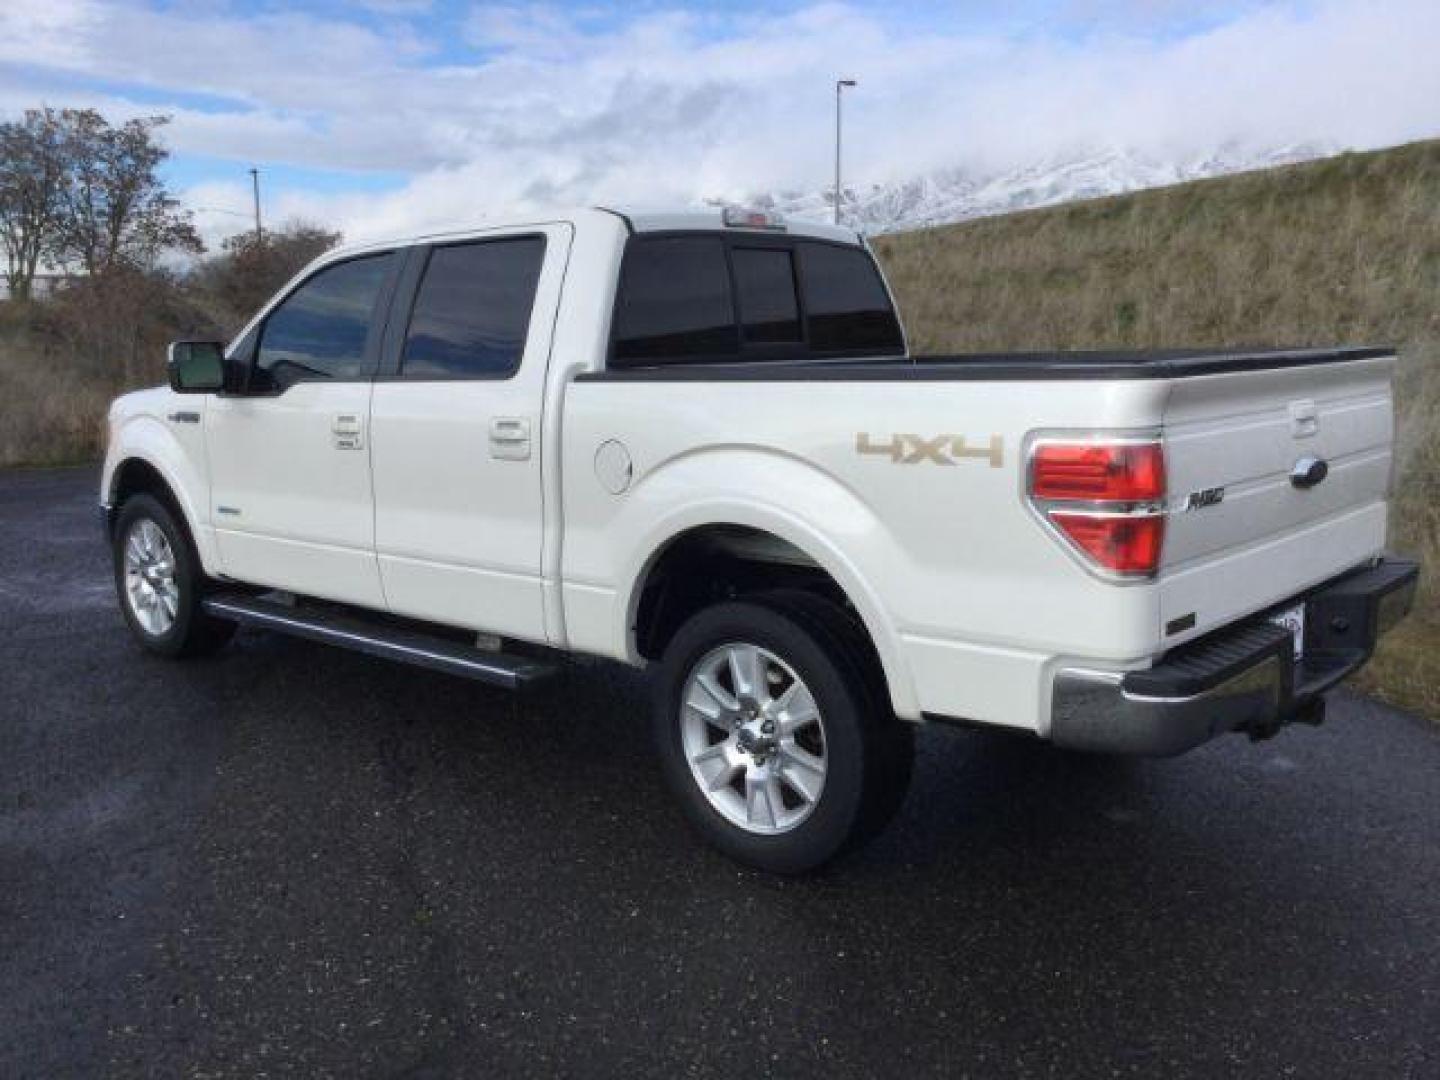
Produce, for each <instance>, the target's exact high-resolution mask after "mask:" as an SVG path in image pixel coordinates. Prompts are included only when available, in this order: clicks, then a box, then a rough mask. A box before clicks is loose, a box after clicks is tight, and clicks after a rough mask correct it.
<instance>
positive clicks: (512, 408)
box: [371, 225, 571, 641]
mask: <svg viewBox="0 0 1440 1080" xmlns="http://www.w3.org/2000/svg"><path fill="white" fill-rule="evenodd" d="M570 236H571V228H570V226H568V225H547V226H543V227H536V228H523V229H514V230H497V231H495V232H492V233H486V234H484V235H482V236H479V237H476V238H474V239H468V240H464V241H459V242H455V243H445V244H436V245H433V246H431V247H427V248H421V249H417V250H416V251H415V252H414V253H413V254H412V257H411V262H410V264H409V265H408V266H407V268H406V272H405V275H404V279H403V281H402V285H401V293H400V296H399V297H398V298H397V304H396V309H395V310H396V318H395V320H394V322H393V323H392V328H391V333H389V334H388V335H387V340H386V347H385V365H384V370H383V371H382V373H381V375H380V376H378V378H377V381H376V384H375V393H374V399H373V402H372V405H371V437H372V440H373V443H372V448H371V454H372V458H373V462H374V484H375V540H376V550H377V553H378V556H379V566H380V574H381V578H382V581H383V583H384V589H385V596H386V599H387V601H388V603H389V607H390V609H391V610H392V611H395V612H397V613H399V614H404V615H409V616H413V617H416V618H422V619H429V620H433V621H436V622H441V623H446V624H449V625H455V626H465V627H470V628H473V629H476V630H485V631H487V632H491V633H497V634H503V635H505V636H509V637H516V638H522V639H525V640H530V641H544V640H545V624H544V606H543V598H542V577H541V544H542V540H543V537H544V528H545V522H544V504H543V500H542V493H541V473H542V470H543V469H544V468H545V467H546V462H545V461H544V460H543V458H542V446H543V443H542V440H541V437H540V435H541V432H540V426H541V422H542V415H541V406H542V401H543V398H544V388H545V374H546V368H547V365H548V362H549V358H550V342H551V335H552V331H553V327H554V322H555V313H556V308H557V305H558V303H559V298H560V286H561V281H562V279H563V276H564V268H565V261H566V258H567V256H568V253H569V247H570Z"/></svg>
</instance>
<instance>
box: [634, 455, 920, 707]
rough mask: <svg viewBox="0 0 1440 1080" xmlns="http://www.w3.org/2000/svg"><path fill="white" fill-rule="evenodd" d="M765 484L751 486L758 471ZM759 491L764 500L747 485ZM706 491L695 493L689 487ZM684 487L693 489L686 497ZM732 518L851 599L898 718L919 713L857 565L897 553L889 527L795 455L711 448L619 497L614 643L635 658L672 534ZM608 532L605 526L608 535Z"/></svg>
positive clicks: (896, 646)
mask: <svg viewBox="0 0 1440 1080" xmlns="http://www.w3.org/2000/svg"><path fill="white" fill-rule="evenodd" d="M762 477H763V480H764V483H763V485H762V484H759V483H756V482H754V481H757V480H758V479H759V478H762ZM762 490H763V491H764V492H765V495H764V496H763V497H757V496H756V495H755V494H754V492H756V491H762ZM696 491H708V492H712V493H713V494H711V495H709V496H707V497H705V498H703V499H698V500H697V499H695V498H694V496H693V492H696ZM684 493H691V494H688V496H687V495H685V494H684ZM716 525H739V526H744V527H746V528H751V529H758V530H761V531H763V532H767V533H770V534H772V535H774V536H777V537H779V538H780V539H781V540H784V541H786V542H787V543H790V544H792V545H793V546H794V547H796V548H797V549H798V550H800V551H801V552H803V553H804V554H805V555H806V556H807V557H808V558H809V559H810V560H812V561H813V562H814V563H815V564H816V565H817V566H818V567H820V568H821V569H822V570H824V571H825V572H826V573H827V574H829V575H830V577H831V578H833V579H834V581H835V582H836V584H838V585H839V586H840V588H841V589H842V590H843V591H844V593H845V596H846V597H847V598H848V599H849V601H850V602H851V604H853V605H854V607H855V610H856V612H857V613H858V614H859V616H860V619H861V621H862V622H863V623H864V625H865V629H866V631H867V632H868V633H869V635H870V639H871V641H872V642H873V643H874V645H875V651H876V652H877V653H878V654H879V657H880V663H881V665H882V667H883V668H884V671H885V679H886V683H887V685H888V686H889V689H890V698H891V703H892V705H893V707H894V710H895V713H896V715H897V716H900V717H902V718H904V719H907V720H919V719H920V705H919V701H918V698H917V697H916V694H915V689H914V684H913V679H912V678H911V674H910V671H909V668H908V665H907V664H906V663H905V660H904V653H903V652H902V650H901V648H900V641H899V637H898V635H897V634H896V632H895V627H894V625H893V624H892V622H891V620H890V618H889V616H888V615H887V614H886V612H885V609H884V607H883V605H882V604H881V602H880V598H879V596H878V595H877V593H876V591H875V589H874V588H873V586H872V585H871V583H870V580H869V578H868V577H867V575H866V574H865V572H864V570H863V567H864V566H866V565H868V564H869V562H870V560H874V559H884V558H887V557H896V558H898V557H899V552H898V550H897V549H895V547H894V545H893V544H892V543H891V538H890V534H889V532H888V530H887V529H886V528H885V527H884V525H883V523H882V522H881V521H880V520H879V519H878V518H876V516H875V515H874V514H873V513H872V512H871V511H870V509H869V508H868V507H867V506H866V505H865V504H864V503H863V502H862V501H861V500H860V499H859V497H858V496H856V495H855V493H854V492H852V491H850V490H849V489H848V488H847V487H846V486H845V485H843V484H842V483H840V482H839V481H837V480H835V479H834V478H833V477H831V476H829V475H828V474H826V473H824V472H822V471H820V470H819V469H816V468H815V467H814V466H813V465H810V464H809V463H807V462H805V461H802V460H800V459H798V458H793V457H788V456H785V455H782V454H776V453H774V452H773V451H771V452H766V451H762V450H758V449H756V448H751V447H745V448H729V449H726V448H712V449H709V450H706V451H702V452H699V453H694V454H688V455H684V456H682V457H680V458H677V459H675V460H673V461H672V462H670V463H668V464H666V465H664V466H661V467H659V468H656V469H654V470H651V471H650V472H648V473H647V474H646V476H645V477H644V479H643V480H642V481H641V482H640V483H639V484H637V485H636V487H635V488H634V489H633V491H632V492H631V493H630V495H629V496H628V497H627V499H626V509H625V511H624V513H623V514H622V515H621V520H619V521H616V522H615V523H614V524H613V525H612V526H611V528H612V529H617V530H618V532H619V533H620V534H621V535H622V536H626V537H630V539H628V540H621V542H620V544H619V545H617V546H616V547H615V549H614V550H615V551H616V553H617V554H619V553H622V552H623V553H626V561H625V563H624V565H623V567H622V570H621V573H620V575H619V577H618V580H619V581H620V582H621V583H622V584H621V594H622V595H621V601H622V602H620V603H618V604H617V605H616V607H615V613H616V620H617V621H616V624H615V626H614V627H613V630H612V634H613V637H612V640H616V641H623V642H624V643H625V654H626V656H627V657H628V658H629V659H630V660H631V661H632V662H638V661H639V656H640V654H639V649H638V647H637V645H636V642H635V635H634V627H635V624H636V618H637V614H638V609H639V604H640V594H641V592H642V591H643V586H644V583H645V580H646V578H647V576H648V575H649V572H650V570H651V568H652V567H653V566H654V564H655V562H656V560H658V559H659V558H660V557H661V555H662V554H663V553H664V551H665V549H666V548H667V547H668V546H669V545H670V543H671V542H672V541H674V540H675V539H676V538H677V537H679V536H681V535H683V534H684V533H686V532H689V531H691V530H692V529H696V528H701V527H704V526H716ZM614 535H615V534H614V533H612V536H614Z"/></svg>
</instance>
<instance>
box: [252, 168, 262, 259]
mask: <svg viewBox="0 0 1440 1080" xmlns="http://www.w3.org/2000/svg"><path fill="white" fill-rule="evenodd" d="M250 186H251V187H252V188H253V189H254V191H255V242H256V243H257V244H263V243H264V242H265V233H264V231H263V230H262V229H261V228H260V170H259V169H251V170H250Z"/></svg>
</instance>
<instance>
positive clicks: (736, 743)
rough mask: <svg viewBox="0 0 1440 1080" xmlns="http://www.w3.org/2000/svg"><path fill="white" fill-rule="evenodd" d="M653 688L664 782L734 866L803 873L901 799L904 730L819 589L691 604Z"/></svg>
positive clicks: (853, 634) (851, 626)
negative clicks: (701, 606) (695, 608)
mask: <svg viewBox="0 0 1440 1080" xmlns="http://www.w3.org/2000/svg"><path fill="white" fill-rule="evenodd" d="M655 693H656V696H655V707H654V717H653V722H654V735H655V742H656V746H657V749H658V751H659V756H660V763H661V768H662V771H663V773H664V776H665V779H666V782H667V783H668V784H669V786H670V788H671V790H672V791H673V793H674V794H675V797H676V798H677V799H678V800H679V802H680V805H681V807H682V808H683V809H684V811H685V814H686V817H687V818H688V819H689V820H690V822H691V823H692V824H693V825H694V826H695V828H696V829H697V830H698V831H699V832H700V833H701V835H702V836H704V837H705V839H706V840H708V841H709V842H710V843H712V844H713V845H714V846H715V847H717V848H719V849H720V850H721V851H723V852H725V853H726V854H727V855H729V856H731V857H732V858H734V859H737V860H739V861H740V862H744V863H747V864H749V865H751V866H755V867H758V868H760V869H762V870H769V871H773V872H778V873H803V872H805V871H808V870H813V869H815V868H816V867H818V866H821V865H822V864H824V863H826V862H828V861H830V860H831V859H833V858H835V857H836V856H838V855H840V854H842V853H843V852H845V851H847V850H850V849H852V848H854V847H856V846H858V845H859V844H861V843H864V842H865V841H866V840H868V839H870V838H871V837H873V836H874V835H875V834H876V833H878V832H879V831H880V830H881V829H883V828H884V826H885V825H886V824H887V823H888V822H889V820H890V819H891V818H892V817H893V816H894V814H895V811H896V810H897V809H898V808H899V806H900V804H901V802H902V801H903V799H904V796H905V791H906V788H907V786H908V783H909V779H910V769H911V763H912V759H913V754H914V739H913V730H912V729H911V727H910V726H909V725H907V724H905V723H903V722H901V721H899V720H897V719H896V718H895V717H894V715H893V713H892V711H891V709H890V707H889V697H888V694H887V693H886V691H885V684H884V677H883V675H882V673H881V672H880V668H879V664H878V661H877V660H876V659H875V656H874V651H873V650H872V649H871V647H870V644H869V641H868V639H867V638H866V637H865V635H864V632H863V630H861V628H860V627H859V625H858V624H857V623H856V621H855V620H854V619H853V618H852V617H850V616H849V615H848V614H847V613H846V612H845V611H844V610H843V609H842V608H840V607H838V606H837V605H835V604H832V603H830V602H829V601H827V600H825V599H823V598H821V597H818V596H814V595H812V594H809V593H805V592H800V591H792V590H785V591H775V592H771V593H763V594H759V595H757V596H755V597H752V598H749V599H746V600H743V601H736V602H730V603H724V604H719V605H716V606H714V607H711V608H707V609H705V610H703V611H701V612H699V613H698V614H696V615H694V616H693V617H691V618H690V620H689V621H687V622H686V623H685V624H684V625H683V626H681V627H680V629H679V630H678V631H677V632H676V634H675V636H674V638H673V639H672V640H671V642H670V644H669V646H668V647H667V648H666V650H665V655H664V657H663V658H662V660H661V663H660V673H659V679H658V680H657V683H656V688H655Z"/></svg>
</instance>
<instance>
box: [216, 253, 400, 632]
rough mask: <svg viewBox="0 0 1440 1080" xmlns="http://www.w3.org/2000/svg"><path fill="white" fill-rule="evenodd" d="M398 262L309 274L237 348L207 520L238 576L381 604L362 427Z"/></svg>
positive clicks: (370, 258)
mask: <svg viewBox="0 0 1440 1080" xmlns="http://www.w3.org/2000/svg"><path fill="white" fill-rule="evenodd" d="M398 264H399V257H398V256H397V255H396V254H395V253H393V252H381V253H376V254H367V255H363V256H358V257H355V258H351V259H346V260H344V261H341V262H335V263H331V264H328V265H326V266H324V267H321V268H320V269H319V270H317V271H316V272H315V273H313V274H311V275H310V276H309V277H308V278H306V279H305V280H304V281H302V282H301V283H300V284H299V285H298V286H296V287H295V288H294V289H292V290H291V291H290V293H289V294H288V295H287V296H286V297H284V298H283V299H282V300H281V301H280V302H279V303H278V304H276V305H275V306H274V307H273V308H272V309H271V310H270V312H269V313H268V314H267V315H266V316H265V318H264V320H263V321H262V322H261V323H260V325H259V327H258V330H257V332H256V336H255V337H254V338H253V339H251V340H252V341H253V345H247V344H242V346H241V350H242V353H244V354H248V356H247V357H246V358H247V359H248V363H249V378H248V385H247V387H246V388H245V390H244V391H243V392H241V393H238V394H225V395H217V396H216V397H215V398H214V400H213V401H212V402H211V404H210V407H209V408H208V409H207V411H206V417H205V427H206V442H207V444H208V447H209V460H210V484H211V500H212V506H211V513H212V520H213V521H214V523H215V536H216V543H217V546H218V549H219V554H220V560H221V563H222V566H223V569H224V572H225V573H226V574H227V575H229V576H230V577H233V578H236V579H239V580H241V581H247V582H252V583H254V584H259V585H268V586H271V587H274V588H282V589H289V590H292V591H294V592H299V593H304V594H306V595H313V596H320V597H324V598H327V599H331V600H340V601H346V602H349V603H355V604H363V605H365V606H368V607H377V608H379V607H383V606H384V597H383V595H382V593H381V591H380V574H379V570H378V568H377V566H376V562H375V525H374V522H375V519H374V502H373V499H372V498H371V486H370V454H369V449H370V448H369V435H368V430H367V420H368V414H369V410H370V392H371V390H370V388H371V383H370V378H371V374H372V372H373V371H374V370H375V367H376V363H377V360H378V357H379V349H380V341H381V337H382V330H383V323H384V312H385V309H386V304H387V301H388V299H389V295H390V290H391V287H392V285H393V281H394V277H395V271H396V268H397V266H398Z"/></svg>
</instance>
